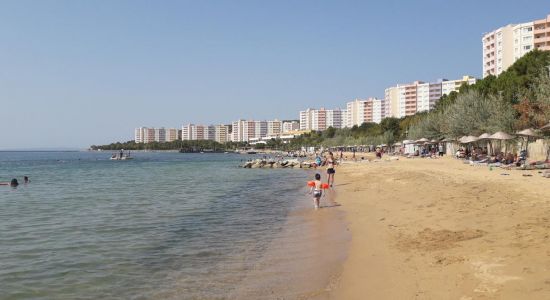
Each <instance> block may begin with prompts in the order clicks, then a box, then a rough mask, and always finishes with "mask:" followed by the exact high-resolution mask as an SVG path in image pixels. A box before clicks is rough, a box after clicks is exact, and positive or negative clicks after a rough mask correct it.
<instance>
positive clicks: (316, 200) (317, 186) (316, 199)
mask: <svg viewBox="0 0 550 300" xmlns="http://www.w3.org/2000/svg"><path fill="white" fill-rule="evenodd" d="M313 183H314V185H313V186H311V189H310V190H309V193H310V194H311V193H313V205H314V207H315V209H318V208H319V207H320V202H321V196H322V195H323V190H322V188H321V185H322V183H321V174H319V173H317V174H315V181H313Z"/></svg>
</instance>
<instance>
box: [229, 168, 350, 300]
mask: <svg viewBox="0 0 550 300" xmlns="http://www.w3.org/2000/svg"><path fill="white" fill-rule="evenodd" d="M308 173H312V172H309V171H308ZM308 177H309V176H308ZM302 191H305V189H303V190H302V189H300V192H302ZM298 198H299V199H297V202H296V206H295V207H294V208H293V209H292V210H291V211H290V212H289V215H288V216H287V220H286V221H285V223H284V224H283V225H282V228H281V231H280V232H279V233H278V234H277V235H276V236H275V237H274V238H273V240H272V241H271V242H270V244H269V246H268V247H267V249H266V251H265V253H264V254H263V255H262V257H261V258H260V259H259V261H258V262H257V263H256V265H255V267H254V269H252V270H250V271H248V272H247V274H246V276H245V277H244V279H243V280H242V281H241V283H239V285H238V286H237V287H236V289H235V290H233V291H231V293H229V295H228V299H328V297H329V293H330V290H331V288H332V287H334V286H335V285H336V282H337V280H338V278H339V276H340V272H341V269H342V265H343V263H344V261H345V259H346V255H347V252H348V246H349V240H350V235H349V234H346V232H347V231H346V227H347V226H346V223H345V222H346V220H345V213H344V212H343V211H342V210H341V209H340V207H339V206H338V205H337V204H336V203H335V202H334V199H335V193H333V192H331V193H329V194H328V195H327V196H325V197H324V198H323V199H322V200H321V202H322V206H321V209H319V210H314V209H313V204H312V200H311V199H310V198H311V196H310V195H307V196H305V195H304V196H298Z"/></svg>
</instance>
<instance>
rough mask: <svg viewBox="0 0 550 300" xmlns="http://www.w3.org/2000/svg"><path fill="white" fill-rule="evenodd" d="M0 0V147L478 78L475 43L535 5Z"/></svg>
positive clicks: (256, 115) (68, 143) (542, 4)
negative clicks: (404, 85) (414, 84)
mask: <svg viewBox="0 0 550 300" xmlns="http://www.w3.org/2000/svg"><path fill="white" fill-rule="evenodd" d="M518 3H519V2H517V1H502V0H501V1H496V0H494V1H489V0H484V1H479V0H478V1H474V0H463V1H459V2H457V1H436V0H431V1H430V0H415V1H406V0H403V1H391V0H389V1H388V0H386V1H366V0H364V1H283V0H278V1H238V0H231V1H229V0H227V1H216V0H208V1H183V0H181V1H135V0H133V1H120V0H117V1H106V0H104V1H48V0H44V1H39V0H35V1H26V0H17V1H4V0H0V128H1V129H2V134H1V138H0V149H4V150H6V149H35V148H87V147H89V146H90V145H92V144H95V145H99V144H107V143H111V142H116V141H121V142H123V141H128V140H132V139H133V133H134V128H135V127H140V126H148V127H162V126H164V127H178V128H181V126H182V125H183V124H187V123H195V124H219V123H230V122H231V121H234V120H237V119H239V118H244V119H258V120H264V119H274V118H278V119H298V113H299V111H300V110H303V109H305V108H308V107H312V108H320V107H325V108H338V107H340V108H344V107H345V103H346V102H347V101H350V100H353V99H355V98H367V97H383V96H384V89H385V88H387V87H389V86H393V85H395V84H398V83H408V82H412V81H415V80H423V81H435V80H437V79H439V78H447V79H457V78H460V77H461V76H462V75H473V76H476V77H481V73H482V54H481V36H482V34H483V33H484V32H489V31H492V30H494V29H496V28H498V27H501V26H504V25H506V24H509V23H520V22H527V21H530V20H534V19H541V18H544V17H545V16H546V15H547V14H550V5H549V3H548V1H536V0H535V1H528V2H526V4H522V5H518Z"/></svg>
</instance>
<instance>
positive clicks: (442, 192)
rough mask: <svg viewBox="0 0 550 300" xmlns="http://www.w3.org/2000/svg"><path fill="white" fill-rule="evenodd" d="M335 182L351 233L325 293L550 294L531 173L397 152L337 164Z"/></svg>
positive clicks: (541, 183)
mask: <svg viewBox="0 0 550 300" xmlns="http://www.w3.org/2000/svg"><path fill="white" fill-rule="evenodd" d="M501 174H510V175H501ZM522 174H532V175H533V176H532V177H524V176H522ZM336 182H337V184H336V186H335V189H334V193H336V201H337V202H339V203H340V204H341V205H342V206H341V209H343V210H344V211H345V212H346V220H347V222H348V227H349V230H350V231H351V235H352V238H351V239H352V240H351V243H350V248H349V253H348V258H347V260H346V261H345V263H344V266H343V271H342V273H341V276H340V279H339V282H338V283H337V286H336V288H334V289H332V291H330V294H329V296H328V297H329V298H330V299H461V300H466V299H550V179H547V178H542V177H541V176H540V174H538V173H537V171H515V170H511V171H506V170H502V169H499V168H496V169H493V170H492V171H490V170H489V169H488V168H487V167H473V166H469V165H465V164H462V163H461V162H459V161H457V160H454V159H451V158H443V159H419V158H416V159H406V158H401V159H400V160H399V161H381V162H376V163H375V162H370V163H368V162H360V163H353V164H351V163H350V164H343V165H341V166H340V167H339V168H338V169H337V174H336ZM323 298H325V297H323Z"/></svg>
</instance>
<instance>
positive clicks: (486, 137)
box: [477, 133, 491, 140]
mask: <svg viewBox="0 0 550 300" xmlns="http://www.w3.org/2000/svg"><path fill="white" fill-rule="evenodd" d="M477 138H478V139H480V140H487V139H490V138H491V135H490V134H488V133H484V134H482V135H480V136H478V137H477Z"/></svg>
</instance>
